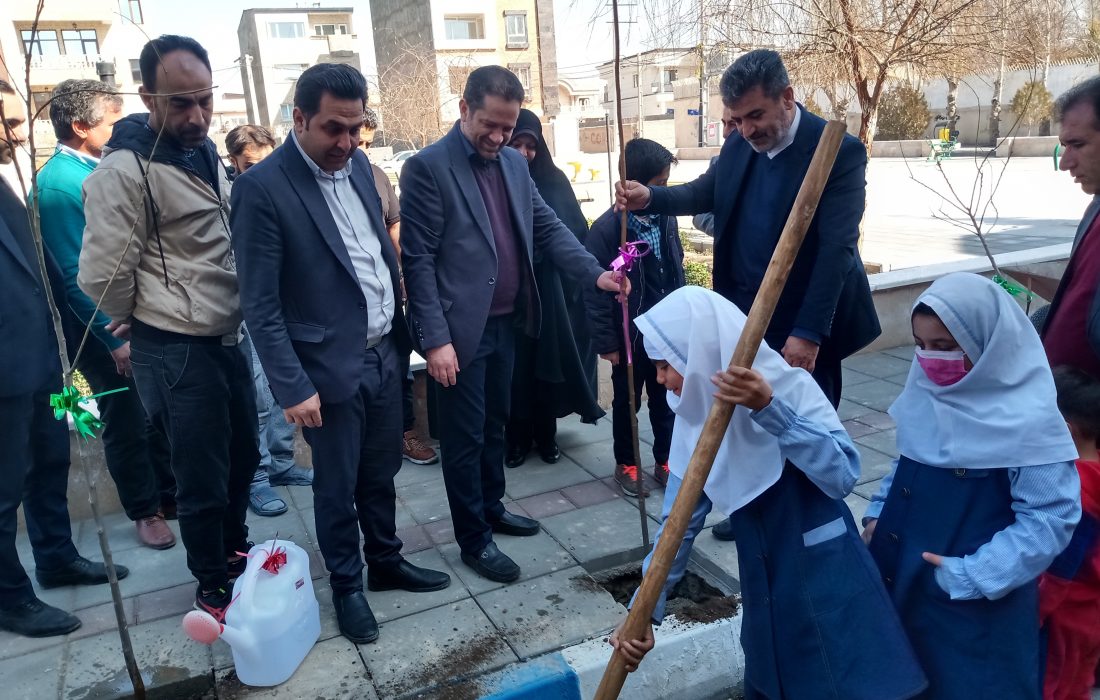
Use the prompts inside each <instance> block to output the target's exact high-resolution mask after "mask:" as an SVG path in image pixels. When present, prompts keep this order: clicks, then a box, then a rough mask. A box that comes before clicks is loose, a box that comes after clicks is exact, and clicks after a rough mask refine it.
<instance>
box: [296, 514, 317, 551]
mask: <svg viewBox="0 0 1100 700" xmlns="http://www.w3.org/2000/svg"><path fill="white" fill-rule="evenodd" d="M298 515H299V516H300V517H301V518H302V525H305V528H306V534H307V535H308V536H309V541H310V542H311V543H312V544H314V545H316V544H317V521H316V517H317V512H316V511H315V510H314V509H313V508H303V509H302V510H300V511H298Z"/></svg>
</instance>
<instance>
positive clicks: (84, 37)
mask: <svg viewBox="0 0 1100 700" xmlns="http://www.w3.org/2000/svg"><path fill="white" fill-rule="evenodd" d="M61 40H62V41H63V42H65V53H66V54H68V55H70V56H79V55H84V56H95V55H98V54H99V39H98V38H97V37H96V35H95V30H94V29H62V30H61Z"/></svg>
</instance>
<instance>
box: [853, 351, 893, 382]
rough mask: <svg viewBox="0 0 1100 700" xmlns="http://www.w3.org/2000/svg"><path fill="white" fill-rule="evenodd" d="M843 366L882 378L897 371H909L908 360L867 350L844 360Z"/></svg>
mask: <svg viewBox="0 0 1100 700" xmlns="http://www.w3.org/2000/svg"><path fill="white" fill-rule="evenodd" d="M844 366H845V367H847V368H848V369H853V370H855V371H857V372H862V373H863V374H869V375H871V376H872V377H878V378H880V379H884V378H886V377H889V376H891V375H894V374H897V373H899V372H908V371H909V360H907V359H905V360H903V359H901V358H899V357H894V356H893V355H887V354H885V353H877V352H869V353H864V354H862V355H853V356H851V357H849V358H848V359H846V360H844Z"/></svg>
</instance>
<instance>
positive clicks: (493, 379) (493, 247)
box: [401, 66, 629, 582]
mask: <svg viewBox="0 0 1100 700" xmlns="http://www.w3.org/2000/svg"><path fill="white" fill-rule="evenodd" d="M523 98H524V93H523V86H522V85H521V84H520V82H519V79H518V78H516V76H515V75H513V74H512V73H511V72H509V71H507V70H505V69H504V68H501V67H500V66H484V67H482V68H478V69H477V70H475V71H473V72H472V73H471V74H470V77H469V79H468V80H467V83H466V87H465V89H464V91H463V94H462V100H461V101H460V102H459V111H460V113H461V119H460V120H459V122H458V123H457V124H456V125H455V127H454V128H453V129H451V131H450V133H448V134H447V135H446V136H445V137H443V138H442V139H441V140H440V141H438V142H436V143H434V144H432V145H431V146H428V147H427V148H425V149H424V150H422V151H420V153H418V154H417V155H415V156H413V157H412V158H410V159H409V160H408V161H406V162H405V165H404V166H403V168H402V172H401V244H402V247H401V257H402V261H403V267H404V270H405V289H406V292H407V293H408V297H409V317H410V320H411V323H412V329H413V333H414V336H415V341H414V342H416V343H417V344H418V346H419V347H420V348H421V349H422V350H423V351H425V355H426V358H427V363H428V373H429V374H430V375H431V376H432V378H434V379H435V380H436V381H437V382H439V384H440V386H441V389H440V391H439V392H438V409H439V411H438V413H439V422H440V426H439V438H440V448H441V450H442V452H443V479H444V482H445V484H446V487H447V499H448V502H449V503H450V507H451V520H452V521H453V523H454V530H455V539H456V540H457V541H458V544H459V547H460V548H461V550H462V561H463V562H465V563H466V564H467V565H468V566H470V567H471V568H472V569H473V570H474V571H476V572H477V573H479V574H480V575H482V576H484V577H485V578H488V579H491V580H493V581H499V582H509V581H515V580H516V579H518V578H519V575H520V570H519V566H517V565H516V563H515V562H514V561H512V560H511V559H510V558H509V557H508V556H506V555H505V554H503V553H502V552H501V551H500V550H499V549H497V547H496V544H494V542H493V533H494V532H495V533H503V534H507V535H513V536H529V535H535V534H537V533H538V531H539V524H538V522H537V521H535V520H532V519H531V518H526V517H523V516H520V515H516V514H514V513H509V512H508V511H506V510H505V509H504V505H503V504H502V503H501V498H502V497H503V496H504V425H505V423H507V421H508V411H509V400H510V383H511V378H512V365H513V359H514V358H513V355H514V347H515V333H516V332H517V330H522V332H524V333H526V334H527V335H529V336H532V337H535V336H537V335H538V332H539V326H540V323H541V317H540V306H539V295H538V290H537V289H536V288H535V284H534V271H533V267H532V262H533V261H534V259H535V258H536V257H539V258H543V257H545V258H548V259H549V260H551V261H552V262H553V263H554V265H556V266H557V267H558V268H559V269H560V270H561V272H562V274H563V275H565V276H566V277H568V278H570V279H572V280H574V281H575V282H576V283H577V284H585V285H595V286H596V287H598V288H600V289H603V290H606V291H609V292H617V291H619V282H617V281H616V279H615V277H614V276H613V275H612V273H610V272H607V271H604V270H602V269H601V268H600V266H599V264H598V263H597V262H596V260H595V259H594V258H593V257H592V256H591V255H589V254H588V252H587V251H585V249H584V247H583V246H582V245H581V244H580V243H579V242H578V241H577V239H576V237H575V236H574V235H573V234H572V233H571V232H570V231H569V229H568V228H566V227H565V225H564V224H562V223H561V222H560V221H559V220H558V218H557V216H556V215H555V214H554V212H553V210H552V209H550V207H548V206H547V205H546V203H545V202H544V201H543V199H542V197H540V196H539V193H538V190H536V189H535V187H534V184H533V183H532V182H531V176H530V174H529V171H528V168H527V162H526V160H524V158H523V156H521V155H520V154H519V153H518V152H517V151H514V150H511V149H507V148H503V146H504V145H505V144H506V143H508V140H509V139H510V138H511V135H512V130H513V129H514V128H515V125H516V120H517V119H518V118H519V110H520V106H521V105H522V104H523ZM627 291H629V290H627Z"/></svg>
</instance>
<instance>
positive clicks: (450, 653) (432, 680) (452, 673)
mask: <svg viewBox="0 0 1100 700" xmlns="http://www.w3.org/2000/svg"><path fill="white" fill-rule="evenodd" d="M507 650H508V646H507V644H505V642H504V640H503V639H501V638H500V637H498V636H496V635H494V634H488V635H481V636H479V637H474V638H473V639H470V640H469V641H468V642H464V643H463V642H459V641H458V640H455V641H453V642H450V643H448V644H444V645H443V652H444V655H443V658H441V659H439V660H438V661H437V662H435V663H431V664H429V665H428V666H427V667H425V668H422V669H419V670H417V671H415V672H413V673H412V674H410V675H409V676H407V677H406V678H404V679H402V680H401V681H400V684H401V685H402V686H403V687H404V688H405V689H407V690H413V689H416V688H427V687H432V686H441V685H443V684H445V683H448V682H452V681H453V680H454V679H455V678H461V677H463V676H467V675H469V674H471V673H477V672H478V671H479V670H481V667H482V666H484V665H486V662H488V661H490V660H491V659H493V658H494V657H496V656H498V655H499V654H500V653H501V652H503V651H507ZM464 688H465V684H462V683H460V684H458V685H450V686H448V687H446V688H439V689H437V691H435V692H438V693H442V692H444V691H447V692H451V693H452V694H451V695H432V697H438V698H446V700H466V698H467V697H470V698H477V697H478V696H477V694H476V691H474V695H472V696H471V695H468V694H467V690H465V689H464Z"/></svg>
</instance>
